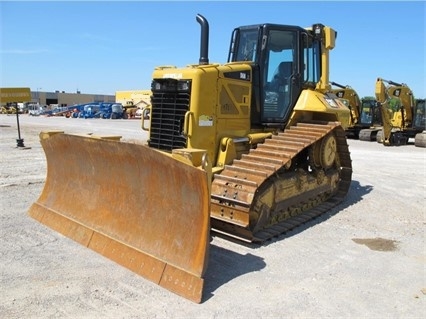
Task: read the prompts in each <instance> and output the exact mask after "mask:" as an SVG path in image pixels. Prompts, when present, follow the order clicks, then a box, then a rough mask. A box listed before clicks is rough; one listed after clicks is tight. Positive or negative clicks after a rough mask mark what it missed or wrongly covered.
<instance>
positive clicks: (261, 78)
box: [228, 24, 323, 126]
mask: <svg viewBox="0 0 426 319" xmlns="http://www.w3.org/2000/svg"><path fill="white" fill-rule="evenodd" d="M316 26H319V27H320V28H321V27H323V26H322V25H316ZM320 57H321V43H320V40H319V39H316V38H315V37H314V36H313V33H311V32H310V31H308V30H305V29H303V28H300V27H296V26H286V25H276V24H262V25H252V26H245V27H239V28H236V29H234V31H233V33H232V38H231V45H230V50H229V55H228V62H243V61H251V65H252V81H253V93H252V94H253V96H252V101H253V102H252V103H253V104H252V107H251V112H252V113H251V122H252V124H254V125H255V124H259V125H266V126H284V125H285V124H286V122H287V121H288V119H289V117H290V114H291V112H292V109H293V107H294V105H295V104H296V101H297V99H298V97H299V95H300V93H301V91H302V89H304V88H307V87H311V88H314V87H315V85H316V83H317V82H318V81H319V80H320V76H321V73H320V72H321V65H320V61H321V59H320Z"/></svg>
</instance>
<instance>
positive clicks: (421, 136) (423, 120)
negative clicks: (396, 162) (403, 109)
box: [413, 99, 426, 147]
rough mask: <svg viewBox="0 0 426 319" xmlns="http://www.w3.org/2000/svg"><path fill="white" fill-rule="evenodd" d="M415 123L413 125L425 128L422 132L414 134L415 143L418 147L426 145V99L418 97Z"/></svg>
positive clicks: (420, 128)
mask: <svg viewBox="0 0 426 319" xmlns="http://www.w3.org/2000/svg"><path fill="white" fill-rule="evenodd" d="M413 114H414V124H413V126H414V127H416V128H418V129H419V130H423V131H422V132H421V133H420V132H419V133H417V134H416V136H414V145H415V146H417V147H426V105H425V99H416V105H415V107H414V112H413Z"/></svg>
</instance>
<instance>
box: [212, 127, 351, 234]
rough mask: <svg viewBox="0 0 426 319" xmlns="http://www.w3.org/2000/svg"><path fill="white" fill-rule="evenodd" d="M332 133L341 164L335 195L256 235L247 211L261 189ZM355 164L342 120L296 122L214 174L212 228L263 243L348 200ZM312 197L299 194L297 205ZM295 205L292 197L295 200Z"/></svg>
mask: <svg viewBox="0 0 426 319" xmlns="http://www.w3.org/2000/svg"><path fill="white" fill-rule="evenodd" d="M331 132H333V133H334V136H335V138H336V144H337V145H336V148H337V154H338V159H339V162H340V170H339V178H340V179H339V182H338V185H337V190H336V191H335V192H334V193H333V195H332V196H331V197H329V198H327V199H325V201H323V202H322V203H320V204H318V205H316V206H315V207H312V208H310V209H307V210H305V211H302V212H301V213H300V214H298V215H296V216H292V217H290V218H287V219H284V220H282V221H280V222H278V223H276V224H273V225H270V226H267V227H266V228H264V229H261V230H260V231H257V232H256V231H255V232H253V231H252V230H251V229H250V227H249V212H250V209H251V207H252V204H253V202H254V199H255V196H256V194H257V192H258V189H259V188H260V187H262V186H264V185H265V184H264V183H265V182H266V181H267V180H268V178H270V177H271V176H273V175H274V174H276V173H277V172H278V171H279V170H280V171H282V170H283V169H285V168H286V167H287V168H288V167H289V166H290V164H291V161H292V160H294V159H295V158H297V155H298V154H299V153H300V152H302V151H304V150H305V149H307V148H309V147H310V146H311V145H313V144H314V143H315V142H318V141H320V140H321V138H323V137H324V136H326V135H327V134H329V133H331ZM351 178H352V163H351V158H350V153H349V148H348V144H347V142H346V136H345V131H344V130H343V128H342V127H341V126H340V123H338V122H313V123H298V124H297V125H294V126H291V127H289V128H288V129H286V130H285V131H284V132H282V133H279V134H278V135H273V137H272V138H271V139H267V140H266V141H265V142H264V143H262V144H258V146H257V148H255V149H251V150H250V152H249V154H246V155H243V156H242V158H241V159H240V160H234V162H233V163H232V165H227V166H226V167H225V169H224V170H223V171H222V172H221V173H220V174H216V175H215V177H214V180H213V183H212V194H211V217H212V218H211V224H212V225H211V226H212V230H213V231H216V232H219V233H222V234H225V235H227V236H231V237H235V238H238V239H240V240H243V241H248V242H264V241H266V240H268V239H270V238H273V237H276V236H278V235H280V234H283V233H285V232H288V231H289V230H292V229H294V228H296V227H298V226H300V225H302V224H304V223H306V222H307V221H309V220H311V219H313V218H315V217H317V216H319V215H321V214H323V213H325V212H327V211H329V210H330V209H331V208H333V207H335V206H336V205H338V204H339V203H340V202H342V201H343V199H344V198H345V196H346V194H347V192H348V190H349V187H350V183H351ZM308 196H309V195H307V194H303V193H301V194H300V195H299V196H298V197H297V199H296V200H298V201H299V202H298V204H299V205H302V203H306V200H307V199H308V198H307V197H308ZM293 201H294V199H293Z"/></svg>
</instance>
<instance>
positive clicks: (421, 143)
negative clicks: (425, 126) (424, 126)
mask: <svg viewBox="0 0 426 319" xmlns="http://www.w3.org/2000/svg"><path fill="white" fill-rule="evenodd" d="M414 145H415V146H417V147H426V131H424V132H422V133H417V134H416V136H415V137H414Z"/></svg>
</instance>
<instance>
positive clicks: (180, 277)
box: [29, 132, 210, 303]
mask: <svg viewBox="0 0 426 319" xmlns="http://www.w3.org/2000/svg"><path fill="white" fill-rule="evenodd" d="M40 142H41V144H42V146H43V149H44V152H45V154H46V159H47V177H46V183H45V185H44V189H43V192H42V193H41V195H40V198H39V199H38V200H37V201H36V202H35V203H34V204H33V205H32V206H31V207H30V210H29V215H30V216H31V217H33V218H35V219H36V220H38V221H39V222H41V223H42V224H45V225H47V226H49V227H51V228H53V229H54V230H56V231H58V232H60V233H62V234H63V235H65V236H67V237H70V238H72V239H73V240H75V241H77V242H79V243H81V244H82V245H85V246H86V247H89V248H91V249H93V250H94V251H96V252H98V253H100V254H102V255H104V256H106V257H107V258H109V259H111V260H113V261H115V262H117V263H119V264H121V265H123V266H125V267H127V268H128V269H130V270H132V271H134V272H135V273H137V274H139V275H141V276H143V277H145V278H147V279H149V280H151V281H153V282H154V283H156V284H158V285H160V286H162V287H164V288H166V289H168V290H170V291H172V292H174V293H176V294H178V295H181V296H183V297H185V298H187V299H189V300H192V301H194V302H197V303H199V302H201V299H202V290H203V283H204V279H203V275H204V272H205V270H206V266H207V263H208V248H209V239H210V233H209V232H210V224H209V223H210V216H209V214H210V196H209V191H208V184H207V174H206V172H205V171H203V170H201V169H198V168H195V167H193V166H190V165H188V164H185V163H182V162H180V161H178V160H175V159H173V158H171V157H169V156H167V155H164V154H162V153H160V152H158V151H156V150H152V149H150V148H148V147H147V146H143V145H137V144H130V143H123V142H119V141H117V140H112V139H96V138H93V137H88V136H79V135H69V134H63V132H50V133H49V132H42V133H40ZM82 262H83V261H82Z"/></svg>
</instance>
